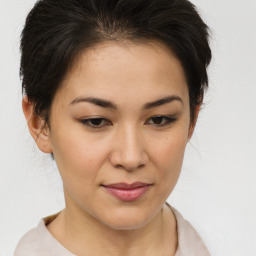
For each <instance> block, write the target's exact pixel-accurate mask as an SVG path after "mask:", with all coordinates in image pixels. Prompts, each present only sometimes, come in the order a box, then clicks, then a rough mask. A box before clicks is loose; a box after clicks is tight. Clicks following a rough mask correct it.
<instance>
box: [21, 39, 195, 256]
mask: <svg viewBox="0 0 256 256" xmlns="http://www.w3.org/2000/svg"><path fill="white" fill-rule="evenodd" d="M88 97H90V101H91V98H97V99H101V100H104V101H107V102H110V103H111V104H112V105H113V106H112V107H110V106H99V105H98V103H97V102H95V101H93V102H92V101H91V102H88ZM166 97H169V100H166V102H160V103H161V104H160V103H159V102H158V103H159V104H158V105H157V104H151V105H150V104H149V103H152V102H157V101H159V100H160V99H164V98H165V99H166ZM85 98H87V99H86V100H85ZM105 105H106V104H105ZM33 106H34V105H33V103H31V102H30V101H29V100H28V99H27V97H24V99H23V110H24V114H25V117H26V119H27V121H28V127H29V130H30V133H31V135H32V136H33V138H34V139H35V141H36V143H37V145H38V147H39V149H40V150H41V151H43V152H45V153H52V152H53V154H54V158H55V160H56V163H57V165H58V168H59V171H60V174H61V177H62V180H63V186H64V194H65V201H66V208H65V209H64V210H63V211H62V212H61V213H60V214H59V215H58V216H57V218H55V219H54V220H53V221H52V222H51V223H50V224H49V225H48V226H47V227H48V229H49V231H50V232H51V233H52V234H53V236H54V237H55V238H56V239H57V240H58V241H59V242H60V243H62V244H63V246H65V247H66V248H67V249H68V250H70V251H71V252H72V253H74V254H76V255H112V256H113V255H127V256H128V255H133V256H136V255H174V254H175V251H176V249H177V232H176V221H175V218H174V215H173V214H172V212H171V211H170V209H169V208H167V207H166V206H164V203H165V201H166V199H167V198H168V196H169V195H170V193H171V192H172V190H173V189H174V187H175V185H176V183H177V180H178V177H179V175H180V171H181V166H182V161H183V156H184V151H185V148H186V144H187V142H188V140H189V139H190V137H191V135H192V131H193V128H194V127H193V125H191V122H190V109H189V95H188V87H187V82H186V79H185V75H184V71H183V69H182V66H181V64H180V62H179V61H178V60H177V58H176V57H175V56H174V55H173V54H172V52H171V51H170V50H169V49H168V48H167V47H166V46H165V45H163V44H162V43H160V42H155V41H152V42H150V43H147V44H135V43H131V42H126V43H122V44H120V43H119V44H118V43H113V42H108V43H101V44H99V45H97V46H95V47H94V48H91V49H89V50H87V51H85V52H83V54H82V55H81V56H80V57H79V59H78V60H77V61H76V64H75V65H74V66H73V68H72V69H71V70H70V71H69V72H68V74H67V75H66V77H65V79H64V81H63V83H62V85H61V87H60V89H59V90H58V91H57V93H56V95H55V97H54V100H53V103H52V106H51V112H50V128H49V126H45V123H44V120H43V119H42V118H40V117H37V116H35V115H34V114H33ZM198 109H199V108H198ZM196 115H197V113H196ZM155 116H160V117H158V118H155ZM168 117H170V118H169V119H168ZM92 118H98V120H94V121H93V122H92V121H91V120H88V119H92ZM84 120H86V121H84ZM95 122H96V123H95ZM95 124H96V125H95ZM137 181H140V182H144V183H147V184H150V186H149V188H148V190H147V191H146V192H145V193H144V194H143V195H142V196H141V197H139V198H138V199H137V200H135V201H132V202H124V201H122V200H119V199H118V198H116V197H114V196H113V195H111V194H110V193H109V192H108V191H106V189H105V188H104V187H103V186H102V185H108V184H113V183H119V182H126V183H133V182H137ZM99 241H100V243H99ZM99 244H100V246H99Z"/></svg>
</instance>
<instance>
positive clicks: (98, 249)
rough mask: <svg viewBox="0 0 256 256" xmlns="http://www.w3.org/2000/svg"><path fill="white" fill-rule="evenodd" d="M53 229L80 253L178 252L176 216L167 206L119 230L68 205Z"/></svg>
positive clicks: (59, 239) (69, 246) (143, 253)
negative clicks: (130, 227)
mask: <svg viewBox="0 0 256 256" xmlns="http://www.w3.org/2000/svg"><path fill="white" fill-rule="evenodd" d="M48 229H49V231H50V232H51V233H52V234H53V235H54V236H55V238H56V239H57V240H58V241H59V242H60V243H61V244H62V245H63V246H64V247H66V248H67V249H68V250H69V251H70V252H72V253H74V254H76V255H78V256H84V255H104V256H105V255H106V256H108V255H111V256H120V255H122V256H124V255H125V256H130V255H132V256H137V255H147V256H151V255H174V254H175V252H176V248H177V232H176V220H175V217H174V215H173V214H172V212H171V210H170V209H169V207H167V206H163V208H162V209H161V210H160V211H159V212H158V213H157V214H156V215H155V216H154V217H153V218H152V219H151V220H150V221H149V222H148V223H147V224H146V225H144V226H143V227H141V228H138V229H133V230H115V229H112V228H110V227H108V226H106V225H104V224H102V223H100V222H98V221H97V220H96V219H94V218H93V217H92V216H90V215H88V214H85V213H84V211H83V210H81V209H76V210H74V209H72V211H71V210H69V208H68V207H67V208H66V209H64V210H63V211H62V212H61V213H60V214H59V215H58V217H57V218H56V219H55V220H54V221H53V222H51V223H50V224H49V225H48Z"/></svg>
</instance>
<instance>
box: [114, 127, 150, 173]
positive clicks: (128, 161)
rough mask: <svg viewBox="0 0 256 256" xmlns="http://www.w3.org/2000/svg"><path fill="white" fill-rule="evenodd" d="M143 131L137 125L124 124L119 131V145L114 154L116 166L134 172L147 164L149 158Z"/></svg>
mask: <svg viewBox="0 0 256 256" xmlns="http://www.w3.org/2000/svg"><path fill="white" fill-rule="evenodd" d="M141 132H142V131H141V129H140V128H139V127H137V126H136V124H124V125H122V126H121V127H120V128H119V129H118V132H117V133H118V142H117V143H118V144H117V147H116V150H115V152H113V154H114V157H113V159H114V165H115V166H118V167H123V168H125V169H126V170H134V169H136V168H139V167H141V166H143V165H145V164H146V161H147V156H146V151H145V148H144V144H143V136H142V134H141Z"/></svg>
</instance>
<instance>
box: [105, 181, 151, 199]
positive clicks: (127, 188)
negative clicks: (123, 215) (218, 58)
mask: <svg viewBox="0 0 256 256" xmlns="http://www.w3.org/2000/svg"><path fill="white" fill-rule="evenodd" d="M150 185H151V184H147V183H143V182H134V183H132V184H127V183H115V184H110V185H103V187H104V188H105V189H106V190H107V191H108V192H109V193H110V194H112V195H113V196H115V197H117V198H118V199H120V200H121V201H125V202H132V201H135V200H137V199H139V198H140V197H141V196H142V195H143V194H144V193H145V192H146V191H147V190H148V189H149V186H150Z"/></svg>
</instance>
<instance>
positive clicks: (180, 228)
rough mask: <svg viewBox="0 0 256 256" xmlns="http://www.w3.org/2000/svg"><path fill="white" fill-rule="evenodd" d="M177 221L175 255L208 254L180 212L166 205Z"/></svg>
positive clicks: (195, 255) (196, 255)
mask: <svg viewBox="0 0 256 256" xmlns="http://www.w3.org/2000/svg"><path fill="white" fill-rule="evenodd" d="M168 206H169V207H170V208H171V210H172V212H173V214H174V216H175V218H176V222H177V232H178V251H177V254H176V255H175V256H210V253H209V251H208V250H207V248H206V246H205V244H204V242H203V240H202V238H201V237H200V236H199V234H198V233H197V231H196V230H195V229H194V228H193V226H192V225H191V224H190V223H189V222H188V221H187V220H185V219H184V218H183V216H182V215H181V213H180V212H179V211H177V210H176V209H175V208H173V207H172V206H170V205H168Z"/></svg>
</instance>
